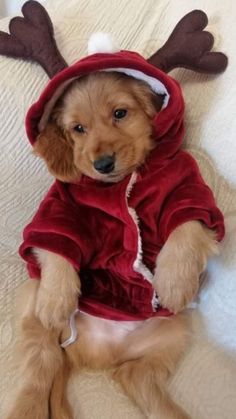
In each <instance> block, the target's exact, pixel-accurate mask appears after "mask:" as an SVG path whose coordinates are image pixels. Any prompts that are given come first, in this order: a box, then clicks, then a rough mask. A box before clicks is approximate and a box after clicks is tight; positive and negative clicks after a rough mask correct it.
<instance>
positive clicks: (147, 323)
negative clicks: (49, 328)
mask: <svg viewBox="0 0 236 419" xmlns="http://www.w3.org/2000/svg"><path fill="white" fill-rule="evenodd" d="M163 321H168V319H167V318H163V319H160V318H152V319H148V320H142V321H113V320H106V319H102V318H99V317H94V316H91V315H88V314H85V313H82V312H79V313H78V314H77V315H76V328H77V333H78V336H77V339H76V341H75V342H74V343H73V344H71V345H69V346H68V347H67V348H66V351H67V353H68V355H69V356H70V358H71V360H72V362H73V363H74V364H77V365H80V366H81V364H82V365H83V366H86V367H90V368H109V367H112V366H115V365H117V364H118V363H121V362H124V361H125V360H128V359H134V358H135V357H139V356H140V355H141V354H142V353H144V352H145V351H146V350H147V349H148V348H150V346H151V345H153V342H154V340H155V337H156V336H157V333H156V330H157V328H158V327H159V325H160V323H161V322H163ZM69 334H70V331H69V328H68V329H67V330H66V331H65V332H64V333H63V336H62V339H63V340H65V339H67V338H68V336H69Z"/></svg>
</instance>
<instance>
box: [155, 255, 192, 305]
mask: <svg viewBox="0 0 236 419" xmlns="http://www.w3.org/2000/svg"><path fill="white" fill-rule="evenodd" d="M153 287H154V289H155V291H156V292H157V295H158V300H159V303H160V305H161V306H162V307H165V308H167V309H169V310H170V311H171V312H173V313H178V312H179V311H181V310H182V309H184V308H185V307H186V306H187V304H188V303H190V302H191V301H192V300H193V299H194V297H195V296H196V294H197V292H198V289H199V267H198V264H197V263H196V262H195V261H194V260H191V261H190V260H179V259H176V257H175V255H172V256H171V255H169V254H168V255H161V256H160V258H159V259H158V261H157V268H156V272H155V275H154V279H153Z"/></svg>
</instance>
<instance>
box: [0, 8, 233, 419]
mask: <svg viewBox="0 0 236 419" xmlns="http://www.w3.org/2000/svg"><path fill="white" fill-rule="evenodd" d="M45 4H46V5H47V6H48V10H49V12H50V14H51V17H52V18H53V21H54V24H55V27H56V38H57V41H58V44H59V46H60V49H61V52H62V54H63V55H64V56H65V58H66V59H67V60H68V62H69V63H72V62H74V61H75V60H76V59H78V58H79V57H81V56H83V55H85V54H86V44H87V40H88V38H89V35H90V34H91V32H94V31H98V30H99V31H100V30H102V31H107V32H112V34H113V35H114V37H116V38H117V40H118V41H119V43H120V45H121V46H122V48H124V49H125V48H127V49H133V50H137V51H139V52H141V53H143V54H144V55H145V56H148V55H150V54H151V53H152V52H154V50H156V49H157V47H158V46H161V45H162V43H163V42H164V41H165V40H166V38H167V36H168V34H169V32H170V31H171V29H172V28H173V27H174V25H175V24H176V22H177V21H178V20H179V19H180V18H181V17H182V16H183V15H184V14H185V13H186V12H188V11H190V10H192V9H194V8H196V7H198V8H201V9H203V10H205V11H206V12H207V14H208V16H209V19H210V24H209V28H210V29H211V31H212V32H213V33H214V34H215V37H216V47H218V48H219V49H221V50H223V51H225V52H226V53H227V54H228V56H229V67H228V69H227V71H226V72H225V73H224V74H222V75H221V76H218V77H207V76H205V75H199V74H198V75H197V74H193V73H191V72H188V71H186V70H178V71H175V72H173V75H174V76H175V77H176V78H177V79H178V80H179V81H180V83H181V85H182V87H183V90H184V95H185V100H186V136H185V146H186V147H187V149H189V150H190V151H191V152H192V153H193V154H194V155H195V157H196V158H197V160H198V161H199V164H200V167H201V169H202V173H203V175H204V177H205V179H206V181H207V182H208V183H209V185H210V186H211V187H212V189H213V190H214V193H215V196H216V198H217V202H218V204H219V206H220V208H221V209H222V210H223V212H224V214H225V218H226V227H227V234H226V238H225V240H224V242H223V244H222V253H221V256H220V257H219V258H218V259H216V260H212V261H211V263H210V264H209V272H208V276H207V281H206V283H205V285H204V287H203V290H202V292H201V295H200V305H199V308H198V309H197V310H195V311H194V312H193V313H192V318H193V325H194V331H195V338H194V344H193V346H192V348H191V349H190V350H189V353H188V354H187V356H186V357H185V359H184V360H183V362H182V363H181V365H180V367H179V370H178V373H177V374H176V376H175V377H174V379H173V381H172V383H171V390H172V392H173V394H174V396H175V398H176V400H178V401H179V402H180V403H182V405H183V406H185V407H186V409H187V410H188V411H189V413H190V414H191V415H192V418H193V419H234V418H236V394H235V393H236V362H235V361H236V252H235V249H236V189H235V188H236V117H235V115H236V110H235V109H236V100H235V97H236V83H235V66H236V50H235V39H236V25H235V22H236V3H235V1H234V0H224V1H223V2H222V1H220V0H214V1H212V0H199V1H198V2H196V1H194V0H179V1H178V2H177V1H176V0H169V1H168V0H110V1H108V0H99V1H98V0H80V1H78V0H67V1H65V0H49V1H48V2H46V3H45ZM6 28H7V20H4V21H1V23H0V29H2V30H3V29H6ZM46 81H47V77H46V75H44V73H43V71H42V70H41V69H40V68H39V67H38V66H37V65H36V64H27V63H23V62H21V61H14V60H11V59H6V58H1V57H0V418H1V419H4V413H3V406H4V403H3V402H4V400H5V399H6V396H7V394H8V392H9V390H10V389H11V388H12V386H13V383H14V377H15V370H14V369H13V368H11V361H12V347H13V344H14V340H15V333H14V331H15V320H14V318H13V314H12V313H13V307H14V305H15V294H16V289H17V287H18V286H19V285H20V284H21V283H22V281H23V280H24V279H25V278H26V277H27V274H26V270H25V267H24V263H23V262H22V261H21V260H20V258H19V257H18V254H17V249H18V246H19V244H20V242H21V233H22V229H23V227H24V225H25V224H26V223H27V222H28V221H29V220H30V218H31V216H32V215H33V213H34V211H35V209H36V207H37V205H38V203H39V202H40V200H41V197H42V196H43V194H44V193H45V191H46V190H47V188H48V186H49V185H50V183H51V178H50V176H49V175H48V174H47V172H46V170H45V168H44V166H43V164H42V163H41V162H40V161H39V160H37V159H36V158H35V157H33V156H32V155H31V149H30V146H29V145H28V143H27V140H26V136H25V132H24V126H23V121H24V116H25V113H26V110H27V109H28V107H29V105H30V104H31V103H32V102H33V101H34V100H35V99H36V98H37V96H38V93H39V92H40V91H41V89H42V87H43V86H44V84H45V83H46ZM69 394H70V397H71V400H72V402H73V405H74V408H75V411H76V419H77V418H80V419H93V418H94V419H100V418H101V419H108V418H109V419H118V418H122V419H124V418H125V419H126V418H127V419H128V418H129V419H131V418H133V419H134V418H135V419H137V418H140V419H141V417H142V415H141V414H140V412H139V410H138V409H137V408H136V407H134V406H133V404H132V403H131V402H130V401H129V400H128V399H127V397H126V396H124V395H123V393H122V391H121V389H120V388H119V387H118V386H117V385H116V384H114V383H113V382H112V381H111V380H110V379H109V377H108V376H107V375H106V374H105V373H104V372H99V373H96V374H95V373H91V372H86V371H85V372H84V373H83V374H81V375H80V377H78V378H77V379H76V380H74V381H73V382H71V384H70V389H69ZM5 405H6V403H5ZM22 419H23V418H22ZM32 419H33V418H32ZM167 419H168V418H167Z"/></svg>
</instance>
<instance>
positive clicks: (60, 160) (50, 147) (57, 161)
mask: <svg viewBox="0 0 236 419" xmlns="http://www.w3.org/2000/svg"><path fill="white" fill-rule="evenodd" d="M34 154H36V155H37V156H39V157H41V158H42V159H43V160H45V162H46V164H47V167H48V170H49V172H50V173H51V174H52V175H53V176H55V177H56V178H57V179H59V180H61V181H63V182H72V181H75V180H78V179H79V178H80V172H79V171H78V169H77V168H76V166H75V165H74V161H73V142H72V140H71V139H70V138H67V137H66V135H65V134H64V133H63V130H62V129H61V128H60V127H59V126H58V125H57V124H56V122H54V121H52V122H49V123H48V124H47V125H46V127H45V129H44V130H43V131H42V132H41V133H40V134H39V136H38V138H37V141H36V143H35V145H34Z"/></svg>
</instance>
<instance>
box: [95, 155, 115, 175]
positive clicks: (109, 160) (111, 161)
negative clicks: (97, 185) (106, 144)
mask: <svg viewBox="0 0 236 419" xmlns="http://www.w3.org/2000/svg"><path fill="white" fill-rule="evenodd" d="M93 165H94V167H95V169H96V170H97V171H98V172H100V173H111V172H112V170H114V167H115V156H108V155H107V156H102V157H100V159H98V160H95V161H94V162H93Z"/></svg>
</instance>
